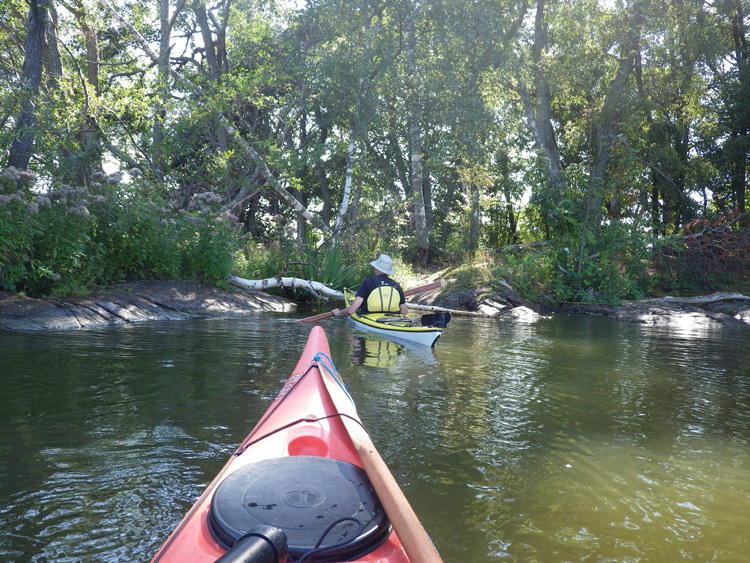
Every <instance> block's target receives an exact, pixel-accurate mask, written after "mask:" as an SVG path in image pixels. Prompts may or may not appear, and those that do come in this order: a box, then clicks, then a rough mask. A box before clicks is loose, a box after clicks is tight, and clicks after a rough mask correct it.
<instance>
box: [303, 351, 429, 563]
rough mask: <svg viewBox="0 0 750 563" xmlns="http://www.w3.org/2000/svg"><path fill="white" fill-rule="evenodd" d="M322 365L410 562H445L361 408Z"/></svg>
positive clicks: (338, 405)
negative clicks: (364, 421)
mask: <svg viewBox="0 0 750 563" xmlns="http://www.w3.org/2000/svg"><path fill="white" fill-rule="evenodd" d="M318 365H319V367H320V374H321V376H322V377H323V382H324V383H325V385H326V388H327V389H328V394H329V395H330V396H331V400H333V404H334V405H335V406H336V409H337V410H338V412H339V413H341V414H344V415H346V416H342V417H341V421H342V422H343V423H344V426H346V430H347V432H348V433H349V437H350V438H351V440H352V442H353V443H354V447H355V448H356V449H357V453H358V454H359V457H360V459H361V460H362V465H363V466H364V468H365V472H366V473H367V476H368V477H369V478H370V482H371V483H372V487H373V489H375V492H376V493H377V494H378V498H379V499H380V503H381V504H382V505H383V508H384V509H385V513H386V514H387V515H388V519H389V520H390V521H391V525H392V526H393V529H394V530H395V531H396V534H397V535H398V537H399V539H400V540H401V545H403V546H404V551H405V552H406V556H407V557H408V558H409V561H411V563H442V561H443V560H442V559H441V557H440V554H439V553H438V552H437V549H435V546H434V545H433V544H432V540H430V537H429V536H428V535H427V532H426V531H425V529H424V527H423V526H422V523H421V522H420V521H419V518H418V517H417V515H416V514H415V513H414V510H413V509H412V507H411V505H410V504H409V501H408V500H407V499H406V497H405V496H404V493H403V491H402V490H401V487H399V486H398V483H397V482H396V479H395V478H394V477H393V474H392V473H391V471H390V470H389V469H388V466H387V465H386V464H385V462H384V461H383V458H382V457H380V454H379V453H378V450H377V449H375V445H374V444H373V443H372V440H371V439H370V435H369V434H368V433H367V431H366V430H365V429H364V427H363V426H362V421H361V420H360V418H359V415H358V414H357V408H356V407H355V406H354V402H353V401H352V399H351V397H350V396H349V393H347V392H346V391H345V390H344V388H343V387H342V385H343V383H342V382H340V381H339V380H338V379H337V378H335V377H334V375H333V374H332V373H331V372H330V371H329V370H328V367H327V366H326V365H325V364H324V363H322V362H321V363H319V364H318ZM349 417H351V418H349Z"/></svg>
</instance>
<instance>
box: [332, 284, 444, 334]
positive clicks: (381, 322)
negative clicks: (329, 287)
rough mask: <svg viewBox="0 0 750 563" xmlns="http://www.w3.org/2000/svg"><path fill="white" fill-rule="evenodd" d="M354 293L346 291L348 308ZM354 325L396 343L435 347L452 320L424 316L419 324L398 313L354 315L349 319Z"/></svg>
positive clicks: (437, 315) (438, 316) (437, 316)
mask: <svg viewBox="0 0 750 563" xmlns="http://www.w3.org/2000/svg"><path fill="white" fill-rule="evenodd" d="M354 296H355V294H354V292H351V291H348V290H345V291H344V300H345V301H346V305H347V307H348V306H349V305H350V304H351V303H352V301H354ZM349 318H350V319H351V320H352V322H353V323H354V325H355V326H356V327H357V328H358V329H360V330H365V331H367V332H373V333H375V334H379V335H381V336H385V337H386V338H390V339H393V340H395V341H399V340H404V341H407V342H412V343H415V344H421V345H423V346H434V345H435V343H436V342H437V340H438V338H440V336H441V335H442V334H443V330H444V329H445V327H446V326H447V325H448V323H449V322H450V319H451V314H450V313H437V314H432V315H422V317H421V319H419V320H418V323H419V324H417V323H415V321H414V320H413V319H411V318H409V317H407V316H406V315H399V314H397V313H363V314H360V313H358V312H356V313H353V314H352V315H351V317H349Z"/></svg>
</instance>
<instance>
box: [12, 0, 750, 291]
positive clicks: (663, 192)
mask: <svg viewBox="0 0 750 563" xmlns="http://www.w3.org/2000/svg"><path fill="white" fill-rule="evenodd" d="M0 5H1V6H2V10H0V49H1V50H2V53H0V55H1V56H2V63H0V73H1V74H2V78H3V80H2V85H1V86H0V96H2V102H3V103H2V108H3V111H2V114H1V115H0V148H1V150H2V152H1V153H0V159H1V160H0V166H1V167H2V170H5V174H4V177H3V180H2V182H3V183H2V185H1V186H0V194H4V195H0V197H4V198H5V199H4V200H3V201H2V202H0V203H3V204H4V206H8V205H10V203H11V201H10V199H9V198H10V197H11V196H13V195H15V196H16V198H17V200H18V201H17V203H19V205H20V202H21V200H23V204H24V205H25V206H26V211H28V207H29V206H30V205H32V204H34V202H35V198H39V197H45V196H44V194H45V191H46V192H49V191H50V190H52V191H53V192H54V190H60V189H61V187H72V188H73V189H78V190H87V193H89V195H90V198H89V199H91V198H94V197H97V196H98V197H102V198H105V199H107V198H109V200H108V201H109V203H108V204H107V205H115V204H114V203H113V202H114V201H119V202H120V203H119V204H117V205H119V206H120V207H118V209H122V208H123V207H122V205H123V202H132V201H133V200H134V199H135V198H143V199H146V200H150V201H151V202H152V203H153V202H157V205H158V206H162V207H164V206H166V207H167V208H169V209H170V210H171V212H172V213H174V214H175V217H174V218H172V219H170V218H169V217H167V216H163V217H161V219H164V220H165V221H166V223H165V224H169V220H175V219H178V218H179V217H178V216H177V214H178V213H182V214H183V215H190V214H193V215H195V216H196V217H199V216H200V215H201V213H203V214H204V215H205V213H206V212H207V210H208V209H209V208H210V209H211V210H212V212H213V213H219V214H221V213H223V214H224V215H227V214H228V215H231V216H232V217H234V218H236V219H237V221H238V222H239V224H240V225H241V227H242V230H243V231H244V233H246V235H247V236H248V237H250V240H252V241H255V242H256V243H266V244H268V243H271V242H273V243H274V244H279V245H282V246H283V245H284V244H292V243H293V242H294V244H296V245H306V246H305V248H308V249H309V248H315V247H316V246H318V245H320V244H321V243H323V242H325V243H327V244H330V245H334V246H335V247H337V248H339V249H340V251H341V252H344V253H345V254H346V255H351V256H365V255H367V254H373V253H374V252H375V251H376V250H377V249H379V248H380V249H382V248H389V249H391V252H393V253H394V254H399V255H401V256H402V257H403V258H404V259H405V260H408V261H411V262H414V263H419V264H423V265H424V264H427V263H429V262H436V261H440V260H443V259H455V258H457V257H458V258H461V257H462V256H463V255H464V254H465V253H467V252H469V253H474V252H476V251H478V250H484V251H493V252H495V251H500V250H501V249H503V248H506V249H507V248H511V247H512V248H513V249H517V248H520V247H521V246H520V245H522V244H523V243H525V244H529V243H544V244H545V245H546V249H545V250H544V252H543V254H544V256H543V257H542V256H540V257H539V260H538V261H537V264H536V267H538V268H542V269H544V268H546V269H547V275H548V276H549V275H554V276H557V277H558V278H559V281H560V283H561V284H563V285H564V286H566V287H568V288H573V289H572V290H571V291H570V292H569V294H567V297H570V298H574V297H575V298H580V297H581V296H582V295H584V293H585V292H586V291H590V290H591V289H592V288H593V289H594V290H597V291H599V290H603V291H605V292H607V293H609V294H620V295H626V294H629V293H634V292H636V291H637V288H636V287H635V286H636V285H637V284H635V282H634V281H633V280H634V279H635V278H628V275H629V274H626V273H627V272H631V273H632V274H633V275H634V276H635V275H638V274H639V272H640V273H642V272H643V271H644V270H645V269H646V268H647V265H646V264H645V261H646V260H647V259H648V260H652V259H654V258H658V259H659V260H661V264H662V265H663V266H669V267H670V268H672V269H673V271H677V272H678V274H677V275H679V273H680V272H682V273H683V274H684V273H685V272H684V270H681V269H680V268H683V269H684V268H685V267H687V266H686V264H688V263H690V261H691V260H692V259H690V258H686V256H687V254H685V252H686V251H687V252H688V254H689V252H690V251H695V252H698V253H699V255H700V256H701V257H702V258H703V259H706V260H708V258H706V253H707V252H708V248H709V247H710V248H719V247H721V246H722V245H724V246H723V248H724V249H725V252H728V253H729V255H728V257H727V255H726V254H725V255H724V256H723V258H722V260H723V262H721V264H722V267H726V268H727V269H728V271H736V269H737V268H739V269H740V270H741V269H742V268H743V265H744V266H746V265H747V262H746V260H747V251H748V249H747V248H746V246H743V245H745V244H746V243H747V238H748V237H747V229H748V226H747V225H748V221H747V215H746V214H747V168H748V153H749V152H750V137H748V134H749V131H750V105H748V100H749V99H750V67H749V65H748V58H749V57H750V50H749V49H748V37H747V34H748V25H749V24H750V20H749V19H748V18H749V17H750V16H748V15H747V12H748V2H747V1H746V0H717V1H715V2H710V3H709V2H703V1H697V0H679V1H673V0H671V1H666V0H608V1H604V0H536V1H535V2H529V1H528V0H430V1H426V0H307V1H306V2H298V3H296V4H295V3H290V2H281V1H275V0H235V1H234V2H231V1H229V0H220V1H219V2H217V3H214V4H207V3H204V2H203V1H202V0H194V1H191V2H187V1H185V0H177V1H175V0H162V1H161V2H160V3H159V4H158V5H156V4H153V3H136V2H129V1H127V0H98V1H96V0H29V2H28V3H24V2H21V1H20V0H0ZM55 193H56V192H55ZM41 201H44V200H41ZM84 201H86V202H88V201H89V200H88V199H85V198H84ZM37 204H38V202H37ZM77 205H78V204H77ZM80 207H81V206H80V205H79V206H78V208H80ZM83 208H86V209H89V207H87V206H85V205H83ZM107 209H108V211H107V212H108V213H110V215H109V216H110V217H112V216H116V217H118V218H122V217H123V216H124V215H123V213H119V214H115V215H112V210H111V209H110V208H109V207H108V208H107ZM32 210H33V208H32ZM157 219H158V218H157ZM161 219H158V220H159V221H160V220H161ZM204 219H205V217H204ZM98 220H99V225H100V227H99V229H100V230H101V228H102V227H101V225H102V224H103V223H104V221H105V220H104V216H103V215H102V216H98ZM9 221H10V220H6V223H7V224H6V225H5V226H4V227H3V223H2V222H1V221H0V236H3V234H4V236H6V237H8V238H10V237H18V236H19V235H18V233H19V232H20V231H21V230H22V229H21V228H20V227H18V225H17V224H16V223H13V224H11V223H10V222H9ZM51 228H52V227H50V226H49V224H48V225H47V226H46V227H45V226H43V225H42V226H40V227H39V229H41V231H40V232H38V233H36V234H32V233H29V237H31V238H29V240H32V239H33V240H37V239H41V238H44V237H45V232H44V231H45V229H51ZM138 228H139V229H142V228H143V227H138ZM3 229H4V230H3ZM52 234H54V233H52V232H51V231H48V232H47V233H46V235H52ZM678 235H679V236H680V237H681V243H680V244H681V246H678V247H674V246H673V247H672V249H671V250H669V249H663V248H662V247H660V246H658V245H655V241H656V240H657V239H659V238H660V239H661V240H671V241H673V242H674V240H675V239H674V237H675V236H678ZM709 235H711V237H712V238H710V241H709ZM97 236H103V235H101V233H99V235H96V233H94V232H93V231H92V235H91V237H90V239H91V241H94V240H98V239H97ZM665 237H672V238H671V239H670V238H665ZM378 241H381V242H380V245H381V246H380V247H378ZM707 241H708V242H707ZM98 242H99V243H100V244H104V243H103V242H102V240H98ZM24 244H25V245H26V246H24ZM24 244H21V243H16V245H15V246H13V245H12V244H10V243H7V244H6V245H5V246H3V245H2V243H0V251H2V252H5V253H6V256H5V260H4V261H5V263H6V266H5V268H6V269H5V271H3V272H0V276H2V280H1V281H2V283H1V284H0V285H3V286H4V287H11V286H12V285H13V284H9V281H8V280H10V279H12V278H13V276H12V275H11V267H10V266H9V265H10V264H16V266H17V267H18V268H21V266H20V265H19V264H20V263H21V262H23V261H24V260H25V259H27V258H29V256H31V255H33V254H34V253H33V252H32V251H31V250H30V249H31V247H32V246H33V244H32V243H31V242H28V243H24ZM34 244H35V243H34ZM19 245H20V246H19ZM112 245H113V243H112V244H111V247H107V249H106V250H105V252H109V251H112V250H114V246H112ZM696 245H698V246H696ZM700 245H708V246H700ZM105 246H106V245H105ZM327 247H328V246H327ZM23 248H25V249H26V250H22V249H23ZM3 249H4V250H3ZM30 252H31V254H29V253H30ZM712 252H713V251H712ZM524 256H525V255H523V254H521V255H516V258H515V259H516V260H520V261H523V260H526V258H524ZM711 256H712V258H711V259H710V265H711V267H714V266H717V265H718V264H719V262H717V261H718V260H719V259H720V257H721V256H722V255H721V252H719V253H718V254H715V255H714V254H711ZM24 257H25V258H24ZM693 261H694V260H693ZM542 264H544V266H542ZM679 264H681V265H682V266H679ZM704 265H705V264H704ZM131 266H132V265H131ZM675 267H677V270H674V268H675ZM58 269H59V268H58ZM129 269H130V270H132V272H131V274H128V275H137V271H139V270H138V268H133V267H131V268H129ZM53 270H54V268H53V269H52V270H50V269H49V268H48V267H47V266H44V265H43V264H41V263H40V264H39V268H38V271H37V272H36V275H37V276H41V277H45V276H46V277H47V278H50V277H52V279H54V276H55V275H56V274H59V273H58V272H56V271H53ZM13 271H16V270H13ZM170 271H171V270H170ZM552 272H554V274H553V273H552ZM618 272H619V273H618ZM526 273H527V274H529V271H528V270H526ZM159 275H168V274H166V273H164V272H162V273H161V274H159ZM16 277H17V276H16ZM615 278H617V279H618V280H619V281H618V283H619V284H620V285H619V286H617V287H608V288H606V287H602V286H603V285H606V284H607V283H613V282H612V280H613V279H615ZM102 279H104V278H102ZM623 280H624V281H623ZM704 281H706V280H704ZM715 281H716V280H715V279H714V280H713V281H712V282H710V283H709V282H707V284H708V285H709V286H710V285H711V284H712V283H715ZM565 296H566V295H562V294H561V295H560V297H565Z"/></svg>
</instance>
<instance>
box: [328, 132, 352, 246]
mask: <svg viewBox="0 0 750 563" xmlns="http://www.w3.org/2000/svg"><path fill="white" fill-rule="evenodd" d="M355 148H356V139H355V134H354V124H351V125H350V126H349V148H348V150H347V151H346V179H345V180H344V195H343V196H342V197H341V206H340V207H339V214H338V217H337V218H336V226H335V227H334V229H333V242H334V244H336V242H337V241H338V237H339V233H340V231H341V229H342V228H343V226H344V219H345V218H346V211H347V209H349V201H350V199H351V195H352V179H353V178H354V150H355Z"/></svg>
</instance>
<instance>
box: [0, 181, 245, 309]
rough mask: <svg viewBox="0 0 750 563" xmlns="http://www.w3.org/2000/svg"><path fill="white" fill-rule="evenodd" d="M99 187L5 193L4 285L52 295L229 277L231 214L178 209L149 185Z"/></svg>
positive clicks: (234, 229) (0, 202)
mask: <svg viewBox="0 0 750 563" xmlns="http://www.w3.org/2000/svg"><path fill="white" fill-rule="evenodd" d="M100 190H101V191H102V192H103V194H100V195H93V194H91V193H90V192H89V191H88V190H87V189H83V188H78V189H76V188H73V187H71V186H67V185H62V186H55V187H53V188H51V189H49V190H48V191H47V192H45V193H43V194H40V193H34V192H31V191H17V192H14V193H12V194H10V195H8V194H5V195H0V288H2V289H3V290H6V291H16V292H25V293H27V294H29V295H31V296H47V295H81V294H86V293H87V292H89V291H90V290H91V289H93V288H94V287H98V286H103V285H108V284H112V283H117V282H123V281H131V280H136V279H192V280H196V281H201V282H204V283H211V284H218V285H225V284H226V283H227V282H226V280H227V278H228V276H229V274H230V273H231V272H232V267H233V256H234V255H235V253H236V251H237V248H238V246H239V242H238V241H239V228H238V226H237V224H236V223H235V222H234V221H232V220H229V219H227V218H224V217H220V216H218V215H217V214H216V213H215V212H213V211H212V210H211V209H210V208H208V207H207V206H205V205H200V206H196V208H195V209H194V210H193V211H191V212H186V211H182V212H175V211H174V210H173V209H172V208H171V206H170V205H169V203H168V202H167V201H165V200H163V199H161V198H159V197H156V196H155V195H154V190H153V189H152V187H150V186H148V185H146V184H144V185H136V186H129V187H128V189H125V188H120V187H111V186H107V187H104V188H101V187H100ZM204 199H205V198H204ZM204 203H205V202H204Z"/></svg>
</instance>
